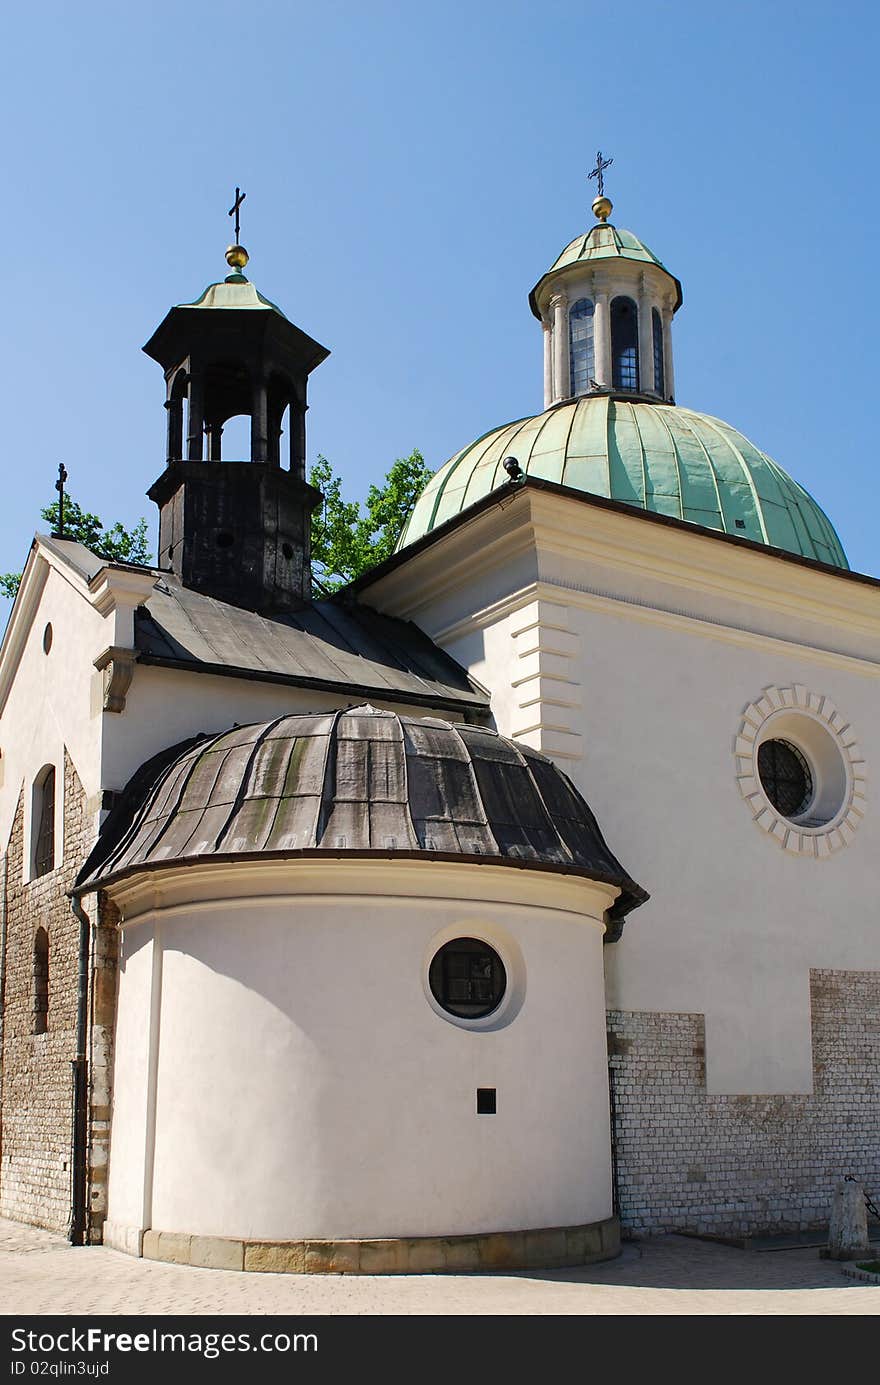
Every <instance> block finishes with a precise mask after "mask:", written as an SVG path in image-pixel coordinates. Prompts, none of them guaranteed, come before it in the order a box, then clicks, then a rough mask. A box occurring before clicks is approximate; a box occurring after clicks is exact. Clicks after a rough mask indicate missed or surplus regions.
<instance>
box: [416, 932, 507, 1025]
mask: <svg viewBox="0 0 880 1385" xmlns="http://www.w3.org/2000/svg"><path fill="white" fill-rule="evenodd" d="M428 984H429V985H430V987H431V994H432V995H433V997H434V999H435V1000H436V1001H437V1004H438V1005H440V1006H441V1007H442V1008H443V1009H444V1010H445V1011H446V1012H447V1014H450V1015H455V1016H456V1017H457V1018H458V1019H468V1020H477V1019H483V1018H485V1016H486V1015H491V1014H492V1012H493V1010H497V1008H498V1006H499V1005H500V1004H501V1000H502V997H503V995H504V992H505V990H506V988H507V973H506V972H505V970H504V963H503V962H502V960H501V958H500V957H499V956H498V953H497V952H496V951H495V949H494V947H490V945H489V944H488V943H486V942H483V941H482V940H481V939H480V938H453V939H452V941H451V942H448V943H444V944H443V946H442V947H441V948H440V950H439V951H438V952H436V953H435V954H434V958H433V960H432V962H431V966H430V969H429V971H428Z"/></svg>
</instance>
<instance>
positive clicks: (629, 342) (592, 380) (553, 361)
mask: <svg viewBox="0 0 880 1385" xmlns="http://www.w3.org/2000/svg"><path fill="white" fill-rule="evenodd" d="M610 162H611V160H610V159H608V160H603V158H602V156H601V154H600V155H599V156H598V158H597V166H596V168H595V169H593V171H592V172H591V173H590V175H589V176H590V177H591V178H593V177H596V176H597V173H598V180H599V195H598V196H597V197H596V198H595V199H594V201H593V207H592V210H593V215H594V216H595V217H596V224H595V225H594V226H593V227H592V228H591V230H589V231H588V232H587V233H586V235H580V236H577V237H576V238H575V240H573V241H572V242H571V243H570V244H569V245H567V246H566V247H565V249H564V250H563V251H562V253H561V255H559V256H558V257H557V259H556V260H555V261H554V263H553V264H552V265H551V266H550V269H549V270H548V271H547V273H546V274H544V275H543V276H542V277H541V278H540V279H539V280H538V283H537V284H536V285H535V287H534V288H533V289H532V292H531V293H530V295H529V304H530V306H531V309H532V312H533V313H534V314H535V316H536V317H537V318H538V319H539V321H540V323H541V326H542V327H543V329H544V408H545V409H549V408H550V406H551V405H552V404H558V403H559V402H560V401H561V400H563V399H571V398H576V397H577V396H579V395H584V394H596V393H602V392H609V391H614V392H615V393H623V394H625V395H627V396H643V397H644V398H646V399H654V400H661V401H662V402H663V403H672V402H674V374H673V367H672V334H671V323H672V317H673V314H674V313H675V312H676V311H677V309H678V308H679V307H680V306H681V284H680V283H679V281H678V280H677V279H676V278H675V277H674V275H672V274H671V273H670V272H669V270H668V269H667V268H666V266H665V265H664V264H663V263H662V261H661V260H659V259H658V258H657V256H656V255H655V254H654V253H653V251H651V250H649V249H648V247H647V246H646V245H645V244H644V242H642V241H641V240H639V238H638V237H637V236H634V235H633V233H632V232H631V231H625V230H621V229H618V228H617V227H616V226H613V225H612V224H611V222H610V221H609V220H608V217H609V216H610V215H611V212H612V202H611V199H610V198H608V197H606V196H605V192H604V186H603V181H602V172H603V170H604V169H605V168H607V167H608V165H609V164H610Z"/></svg>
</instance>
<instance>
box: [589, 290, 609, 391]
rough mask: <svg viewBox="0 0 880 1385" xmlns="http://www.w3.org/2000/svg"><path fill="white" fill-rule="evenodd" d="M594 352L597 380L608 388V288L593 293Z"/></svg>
mask: <svg viewBox="0 0 880 1385" xmlns="http://www.w3.org/2000/svg"><path fill="white" fill-rule="evenodd" d="M593 299H594V308H593V352H594V358H595V362H596V367H595V368H596V380H597V381H598V383H599V384H600V385H603V386H604V387H605V388H606V389H608V388H610V386H611V305H610V301H609V294H608V290H607V289H597V290H596V292H595V294H594V295H593Z"/></svg>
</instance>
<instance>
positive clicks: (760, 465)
mask: <svg viewBox="0 0 880 1385" xmlns="http://www.w3.org/2000/svg"><path fill="white" fill-rule="evenodd" d="M505 457H515V458H516V460H517V461H518V462H519V464H520V466H521V468H522V470H523V471H524V472H525V473H526V475H528V476H534V477H540V478H541V479H542V480H546V481H555V482H557V483H558V484H560V485H563V486H570V487H571V488H572V489H573V490H578V491H584V492H585V493H587V494H590V495H599V496H604V497H606V498H607V499H609V500H617V501H621V502H623V503H624V504H627V505H633V506H635V507H636V508H638V509H641V510H648V511H651V512H652V513H654V514H661V515H670V516H672V517H673V518H674V519H682V520H687V521H689V522H690V523H691V524H700V525H704V526H705V527H706V528H708V529H718V530H721V531H722V532H723V533H725V534H734V535H736V537H737V538H744V539H751V540H752V541H753V542H755V543H763V544H767V545H768V546H769V547H772V548H782V549H785V550H786V551H787V552H789V553H797V554H799V555H800V556H801V557H804V558H811V559H814V560H816V561H818V562H822V563H829V564H831V565H832V566H834V567H841V568H848V567H849V564H848V563H847V560H846V555H845V554H844V551H843V548H842V547H841V544H840V540H839V539H838V537H837V535H836V533H835V532H834V529H833V527H832V525H831V523H830V521H829V519H828V518H827V516H826V515H825V514H824V512H823V511H822V510H821V509H820V508H819V506H818V505H817V504H816V502H815V500H813V498H812V496H810V495H808V494H807V492H806V491H805V490H804V489H803V487H802V486H799V485H798V484H797V482H796V481H793V480H792V479H791V477H790V476H787V475H786V473H785V472H784V471H783V470H782V468H781V467H780V466H777V464H776V462H774V461H773V459H772V458H771V457H768V456H767V455H766V453H764V452H760V451H759V450H758V448H757V447H755V446H754V444H753V443H750V442H749V440H748V438H745V437H743V435H742V433H739V432H737V430H736V429H735V428H731V426H730V424H728V423H722V421H721V420H720V419H717V418H711V417H710V416H709V415H708V414H698V413H695V412H694V411H693V410H692V409H681V408H677V407H675V406H674V405H667V404H650V403H642V402H638V401H635V400H632V401H630V400H621V399H617V398H612V397H610V396H608V395H605V394H602V395H584V396H582V397H581V398H579V399H576V400H574V399H572V400H567V401H566V402H564V403H562V404H557V405H555V406H554V407H553V408H552V409H548V410H547V411H546V413H543V414H538V415H537V416H536V417H534V418H524V419H519V420H518V421H517V422H515V423H508V424H506V425H505V427H503V428H496V429H494V430H493V431H492V432H491V433H486V434H485V435H484V436H483V437H481V438H479V439H478V440H477V441H476V442H474V443H471V445H470V446H469V447H465V448H464V449H463V450H462V451H461V452H458V453H456V455H455V456H454V457H452V458H451V459H450V460H449V461H448V462H447V463H446V464H445V466H442V467H441V468H440V470H439V471H438V472H437V473H436V475H435V476H433V477H432V478H431V480H430V481H429V482H428V485H427V486H426V487H425V490H424V491H423V492H422V495H421V496H420V497H419V499H418V501H417V502H416V505H415V507H414V509H413V512H412V514H411V515H410V517H409V521H408V522H407V525H406V528H405V530H404V532H403V535H402V537H401V540H400V543H399V545H398V547H399V548H403V547H405V545H407V544H410V543H414V542H415V540H416V539H420V538H421V537H422V536H423V535H424V534H428V533H430V532H431V530H433V529H436V528H437V527H438V526H439V525H441V524H443V523H444V521H445V520H448V519H451V518H452V517H453V516H454V515H457V514H460V513H461V511H462V510H466V509H467V508H468V506H469V505H473V504H474V502H475V501H477V500H479V499H480V497H481V496H484V495H486V494H487V493H488V492H489V491H492V490H495V489H497V488H498V487H499V486H503V485H505V484H506V483H507V481H508V480H509V478H508V476H507V473H506V472H505V470H504V468H503V466H502V463H503V461H504V458H505Z"/></svg>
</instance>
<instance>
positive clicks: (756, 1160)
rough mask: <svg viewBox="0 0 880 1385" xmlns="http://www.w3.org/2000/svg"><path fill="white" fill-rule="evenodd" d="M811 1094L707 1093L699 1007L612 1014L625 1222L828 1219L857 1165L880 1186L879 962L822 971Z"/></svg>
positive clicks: (701, 1228) (665, 1225) (784, 1228)
mask: <svg viewBox="0 0 880 1385" xmlns="http://www.w3.org/2000/svg"><path fill="white" fill-rule="evenodd" d="M810 995H811V1006H812V1028H813V1079H814V1090H813V1094H812V1096H757V1097H755V1096H709V1095H707V1093H706V1070H705V1052H706V1049H705V1033H704V1023H703V1016H702V1015H696V1014H657V1013H652V1012H635V1013H634V1012H625V1011H617V1010H612V1011H609V1013H608V1050H609V1062H610V1065H611V1072H612V1082H613V1088H614V1100H615V1108H616V1143H617V1161H618V1191H619V1197H620V1212H621V1221H622V1224H623V1227H624V1229H625V1231H629V1232H631V1233H636V1234H639V1233H641V1234H644V1233H659V1232H663V1231H692V1232H700V1233H703V1234H714V1235H744V1234H759V1233H761V1232H793V1231H802V1230H808V1229H810V1228H813V1227H818V1226H822V1225H823V1224H827V1220H828V1209H829V1206H830V1202H831V1192H832V1188H833V1185H834V1184H835V1183H836V1182H837V1181H838V1180H839V1179H840V1178H841V1177H842V1176H843V1175H844V1174H846V1173H852V1174H853V1175H854V1176H855V1177H856V1178H857V1179H858V1180H859V1181H860V1182H861V1183H863V1184H864V1185H865V1187H866V1189H867V1191H868V1192H869V1193H870V1194H871V1195H872V1197H873V1198H874V1200H875V1202H876V1201H878V1194H880V1140H878V1130H880V972H849V971H813V972H811V974H810Z"/></svg>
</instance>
